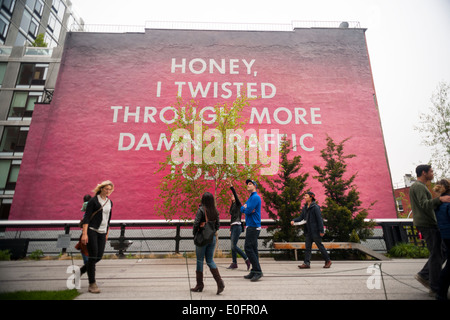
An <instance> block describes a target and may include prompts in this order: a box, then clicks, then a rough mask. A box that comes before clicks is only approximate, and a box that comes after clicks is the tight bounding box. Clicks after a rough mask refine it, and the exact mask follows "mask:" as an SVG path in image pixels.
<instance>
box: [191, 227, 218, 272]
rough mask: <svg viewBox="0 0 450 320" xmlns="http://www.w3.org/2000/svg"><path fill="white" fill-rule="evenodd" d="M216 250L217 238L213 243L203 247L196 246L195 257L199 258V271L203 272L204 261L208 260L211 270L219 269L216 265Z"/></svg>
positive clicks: (214, 238)
mask: <svg viewBox="0 0 450 320" xmlns="http://www.w3.org/2000/svg"><path fill="white" fill-rule="evenodd" d="M215 248H216V236H214V237H213V241H212V242H211V243H209V244H207V245H205V246H203V247H199V246H195V255H196V256H197V269H196V270H197V271H200V272H203V260H204V259H206V264H207V265H208V267H209V268H210V269H217V266H216V264H215V263H214V260H213V258H214V249H215Z"/></svg>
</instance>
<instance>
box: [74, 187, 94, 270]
mask: <svg viewBox="0 0 450 320" xmlns="http://www.w3.org/2000/svg"><path fill="white" fill-rule="evenodd" d="M91 198H92V197H91V196H90V195H89V194H87V195H85V196H84V197H83V206H82V207H81V212H84V214H83V220H84V215H85V214H86V207H87V204H88V202H89V200H91ZM77 246H78V248H77V249H79V250H80V252H81V256H82V257H83V261H84V264H86V263H87V260H88V256H89V254H88V251H87V247H86V246H85V245H83V244H82V243H81V241H80V242H79V243H78V244H77Z"/></svg>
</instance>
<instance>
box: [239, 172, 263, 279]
mask: <svg viewBox="0 0 450 320" xmlns="http://www.w3.org/2000/svg"><path fill="white" fill-rule="evenodd" d="M245 183H246V184H247V191H248V192H250V197H249V198H248V200H247V202H246V203H245V204H244V205H243V206H242V207H241V212H242V213H244V214H245V224H246V227H247V230H246V232H245V245H244V249H245V253H246V254H247V256H248V259H249V260H250V263H251V264H252V269H251V271H250V273H249V274H248V275H246V276H244V278H245V279H250V280H251V281H258V280H259V279H260V278H261V277H262V275H263V273H262V271H261V266H260V265H259V257H258V237H259V233H260V232H261V198H260V196H259V195H258V193H256V188H257V187H258V185H257V184H256V182H255V181H253V180H250V179H248V180H247V181H245Z"/></svg>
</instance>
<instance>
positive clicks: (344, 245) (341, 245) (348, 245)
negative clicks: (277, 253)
mask: <svg viewBox="0 0 450 320" xmlns="http://www.w3.org/2000/svg"><path fill="white" fill-rule="evenodd" d="M322 244H323V245H324V247H325V249H327V250H335V249H344V250H359V251H361V252H364V253H365V254H367V255H369V256H371V257H373V258H375V259H377V260H390V259H389V258H388V257H386V256H384V255H382V254H380V253H377V252H375V251H373V250H372V249H369V248H367V247H366V246H363V245H362V244H360V243H355V242H322ZM273 247H274V249H278V250H283V249H290V250H295V251H294V252H295V260H298V259H297V250H305V243H304V242H275V243H274V244H273ZM312 249H313V250H318V249H317V246H316V244H315V243H313V245H312Z"/></svg>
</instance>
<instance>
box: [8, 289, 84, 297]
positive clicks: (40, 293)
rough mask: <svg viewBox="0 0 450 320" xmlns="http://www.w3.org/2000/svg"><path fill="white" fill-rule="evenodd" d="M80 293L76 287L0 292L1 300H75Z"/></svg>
mask: <svg viewBox="0 0 450 320" xmlns="http://www.w3.org/2000/svg"><path fill="white" fill-rule="evenodd" d="M79 295H80V293H79V292H78V291H77V290H76V289H72V290H61V291H15V292H3V293H0V300H73V299H75V298H76V297H78V296H79Z"/></svg>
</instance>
